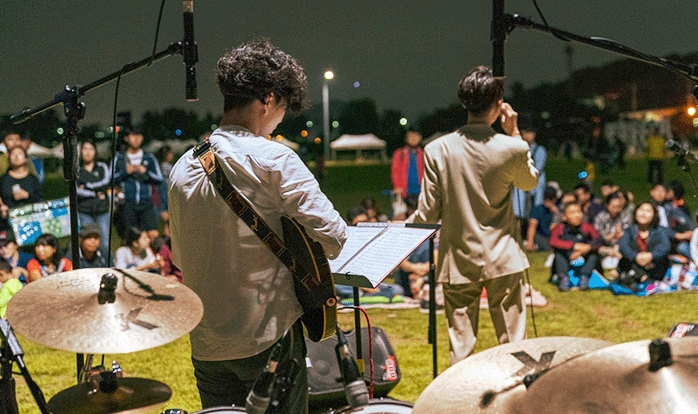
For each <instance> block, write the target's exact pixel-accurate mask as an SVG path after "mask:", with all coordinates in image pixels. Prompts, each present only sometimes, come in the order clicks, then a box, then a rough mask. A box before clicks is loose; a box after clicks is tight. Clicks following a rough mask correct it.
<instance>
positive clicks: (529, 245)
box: [524, 187, 559, 251]
mask: <svg viewBox="0 0 698 414" xmlns="http://www.w3.org/2000/svg"><path fill="white" fill-rule="evenodd" d="M558 213H559V209H558V207H557V190H555V188H553V187H547V188H546V189H545V191H544V192H543V204H541V205H539V206H535V207H533V210H531V218H530V219H529V220H528V230H527V234H526V243H525V244H524V247H525V248H526V250H529V251H534V250H536V251H548V250H550V232H551V231H552V224H553V219H554V218H555V215H556V214H558Z"/></svg>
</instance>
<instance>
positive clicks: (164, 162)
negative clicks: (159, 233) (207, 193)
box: [153, 145, 174, 235]
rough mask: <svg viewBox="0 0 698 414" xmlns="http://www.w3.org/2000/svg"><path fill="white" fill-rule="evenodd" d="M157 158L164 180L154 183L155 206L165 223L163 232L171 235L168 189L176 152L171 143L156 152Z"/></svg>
mask: <svg viewBox="0 0 698 414" xmlns="http://www.w3.org/2000/svg"><path fill="white" fill-rule="evenodd" d="M155 158H157V160H158V161H159V162H160V170H162V177H163V181H162V182H161V183H160V184H156V185H153V190H154V192H155V193H156V195H157V197H156V198H157V201H156V203H155V207H156V208H157V211H158V213H159V214H160V220H162V223H163V232H164V233H165V234H166V235H169V234H170V213H169V212H168V207H167V189H168V188H169V186H170V171H172V163H173V162H174V152H172V148H170V146H169V145H163V146H162V147H160V149H158V150H157V152H156V153H155Z"/></svg>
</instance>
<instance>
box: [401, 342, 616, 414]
mask: <svg viewBox="0 0 698 414" xmlns="http://www.w3.org/2000/svg"><path fill="white" fill-rule="evenodd" d="M609 345H611V343H610V342H606V341H602V340H599V339H591V338H575V337H564V336H562V337H541V338H533V339H526V340H523V341H517V342H511V343H508V344H503V345H499V346H496V347H494V348H490V349H487V350H484V351H481V352H478V353H477V354H474V355H472V356H470V357H468V358H465V359H464V360H462V361H460V362H458V363H457V364H455V365H453V366H451V367H450V368H449V369H447V370H446V371H444V372H443V373H441V375H439V376H438V377H436V379H434V381H432V383H431V384H429V385H428V386H427V388H426V389H425V390H424V391H423V392H422V394H421V395H420V396H419V398H418V399H417V401H416V402H415V404H414V408H413V409H412V412H413V413H414V414H419V413H453V414H459V413H463V414H465V413H468V414H474V413H506V411H502V407H503V404H504V402H505V401H506V400H507V399H508V398H510V397H511V396H512V395H518V394H521V393H524V392H525V391H526V387H525V386H524V385H523V379H524V377H526V376H527V375H531V374H534V373H536V372H540V371H542V370H545V369H548V368H550V367H552V366H556V365H559V364H562V363H564V362H565V361H567V360H569V359H571V358H574V357H577V356H579V355H584V354H586V353H588V352H591V351H594V350H597V349H599V348H603V347H606V346H609Z"/></svg>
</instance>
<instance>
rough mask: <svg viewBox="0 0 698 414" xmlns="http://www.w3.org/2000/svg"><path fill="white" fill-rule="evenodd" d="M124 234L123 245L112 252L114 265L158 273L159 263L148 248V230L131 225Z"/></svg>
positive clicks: (119, 267)
mask: <svg viewBox="0 0 698 414" xmlns="http://www.w3.org/2000/svg"><path fill="white" fill-rule="evenodd" d="M125 236H126V237H125V238H124V245H123V246H121V247H119V248H118V249H116V252H115V253H114V267H116V268H117V269H133V270H139V271H146V272H153V273H160V263H159V262H158V260H157V258H156V257H155V254H153V251H152V250H151V249H150V238H149V237H148V232H147V231H145V230H141V229H139V228H138V227H131V228H129V229H128V230H127V231H126V235H125Z"/></svg>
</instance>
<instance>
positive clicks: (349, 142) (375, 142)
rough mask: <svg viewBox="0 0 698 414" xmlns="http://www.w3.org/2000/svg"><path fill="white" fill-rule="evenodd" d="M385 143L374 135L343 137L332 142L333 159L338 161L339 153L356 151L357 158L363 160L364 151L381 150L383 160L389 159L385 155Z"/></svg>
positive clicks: (346, 135)
mask: <svg viewBox="0 0 698 414" xmlns="http://www.w3.org/2000/svg"><path fill="white" fill-rule="evenodd" d="M385 145H386V144H385V141H383V140H382V139H380V138H378V137H377V136H375V135H373V134H366V135H348V134H345V135H342V136H341V137H339V138H337V139H336V140H334V141H332V142H330V148H331V149H332V159H337V151H356V156H357V158H361V151H362V150H379V151H380V154H381V159H383V160H385V159H386V158H387V156H386V153H385Z"/></svg>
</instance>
